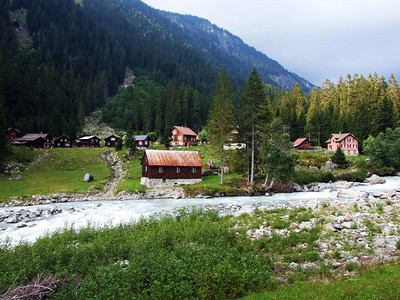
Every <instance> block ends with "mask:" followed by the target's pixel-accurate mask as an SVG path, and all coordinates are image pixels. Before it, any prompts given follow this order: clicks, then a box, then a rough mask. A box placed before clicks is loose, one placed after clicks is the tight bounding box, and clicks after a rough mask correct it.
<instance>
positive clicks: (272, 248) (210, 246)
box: [0, 208, 400, 299]
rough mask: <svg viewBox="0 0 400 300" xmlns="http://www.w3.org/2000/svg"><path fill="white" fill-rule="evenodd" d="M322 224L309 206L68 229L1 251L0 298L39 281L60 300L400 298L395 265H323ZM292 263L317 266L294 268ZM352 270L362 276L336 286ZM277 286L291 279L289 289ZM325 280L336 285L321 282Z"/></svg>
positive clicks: (182, 215) (180, 215) (199, 212)
mask: <svg viewBox="0 0 400 300" xmlns="http://www.w3.org/2000/svg"><path fill="white" fill-rule="evenodd" d="M312 219H317V221H316V223H317V225H316V226H315V227H314V228H311V229H309V228H303V229H301V230H299V231H297V232H295V231H293V230H292V229H290V228H291V224H293V223H298V224H299V223H301V222H309V221H310V220H312ZM324 223H325V219H324V215H320V214H318V213H315V212H313V211H311V210H309V209H305V208H299V209H292V210H287V209H275V210H269V211H260V210H256V211H255V212H254V213H253V214H242V215H240V216H238V217H233V216H225V217H220V216H218V213H217V212H216V211H202V210H194V211H192V212H190V213H186V212H184V211H180V212H178V213H177V214H176V215H175V216H169V215H166V216H163V217H159V218H149V219H141V220H140V221H138V222H135V223H132V224H127V225H120V226H116V227H109V226H105V227H103V228H99V229H95V228H92V227H88V228H84V229H82V230H80V231H75V230H73V229H71V228H66V229H64V230H63V231H62V232H58V233H55V234H53V235H52V236H47V237H43V238H41V239H39V240H38V241H37V242H35V243H34V244H32V245H29V244H21V245H19V246H17V247H15V248H12V249H11V248H9V247H8V246H7V245H2V246H0V269H1V270H2V276H0V295H1V294H4V293H5V292H6V291H7V290H10V291H11V290H13V289H15V288H16V287H18V286H24V285H28V284H29V283H31V282H32V281H33V280H35V279H37V278H38V275H40V276H41V277H42V278H51V280H52V281H53V282H55V283H56V284H55V285H56V286H57V288H54V289H55V292H53V293H52V298H54V299H95V298H96V299H136V298H139V299H226V298H228V299H233V298H238V297H243V296H245V295H249V294H252V295H253V296H251V297H250V298H245V299H267V298H268V299H269V298H272V299H286V298H288V299H321V298H322V299H347V298H356V299H377V298H380V299H385V298H387V299H393V298H397V297H398V296H399V295H400V294H399V293H400V291H399V286H400V285H399V281H400V268H399V266H398V265H389V266H384V265H382V266H379V267H376V268H374V269H370V266H368V265H360V266H355V265H350V264H348V265H346V267H345V268H343V269H337V268H335V267H334V266H332V264H327V263H326V261H324V260H321V257H320V255H319V243H318V240H320V239H321V238H322V237H323V235H324V234H329V236H332V235H333V234H334V233H332V232H329V233H327V232H325V233H324V230H323V225H324ZM262 225H264V226H268V227H269V228H271V229H272V230H273V232H272V234H271V235H264V236H263V237H260V238H257V239H255V240H254V239H252V238H250V236H249V234H248V231H249V229H255V228H258V227H260V226H262ZM285 230H286V231H287V233H286V234H283V232H284V231H285ZM347 250H348V251H352V250H351V249H350V248H349V249H347ZM332 255H333V256H335V255H336V254H335V253H333V254H332ZM359 255H360V256H362V255H364V254H362V253H360V254H359ZM332 258H334V257H332ZM292 262H296V263H298V264H299V265H304V266H305V265H310V264H311V265H312V266H314V267H313V268H306V269H302V268H300V267H299V268H296V269H292V268H291V266H290V264H291V263H292ZM317 266H318V267H317ZM350 267H351V268H350ZM349 270H351V272H352V273H353V275H354V274H355V272H356V271H359V272H360V273H361V276H360V277H353V278H350V279H348V280H342V279H341V280H337V279H334V278H340V277H343V274H344V273H346V272H347V271H349ZM280 278H281V279H282V278H285V282H286V284H285V285H281V284H280V283H279V282H280V280H279V279H280ZM327 280H331V282H330V283H329V284H326V283H323V282H325V281H327ZM311 282H318V283H311ZM263 291H264V292H263ZM265 291H267V292H265Z"/></svg>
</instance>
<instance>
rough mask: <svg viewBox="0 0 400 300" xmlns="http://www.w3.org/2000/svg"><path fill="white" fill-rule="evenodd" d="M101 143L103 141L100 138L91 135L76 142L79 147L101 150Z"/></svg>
mask: <svg viewBox="0 0 400 300" xmlns="http://www.w3.org/2000/svg"><path fill="white" fill-rule="evenodd" d="M100 141H101V139H100V138H99V137H97V136H95V135H91V136H83V137H81V138H79V139H77V140H76V141H75V142H76V145H77V146H78V147H85V148H99V147H100Z"/></svg>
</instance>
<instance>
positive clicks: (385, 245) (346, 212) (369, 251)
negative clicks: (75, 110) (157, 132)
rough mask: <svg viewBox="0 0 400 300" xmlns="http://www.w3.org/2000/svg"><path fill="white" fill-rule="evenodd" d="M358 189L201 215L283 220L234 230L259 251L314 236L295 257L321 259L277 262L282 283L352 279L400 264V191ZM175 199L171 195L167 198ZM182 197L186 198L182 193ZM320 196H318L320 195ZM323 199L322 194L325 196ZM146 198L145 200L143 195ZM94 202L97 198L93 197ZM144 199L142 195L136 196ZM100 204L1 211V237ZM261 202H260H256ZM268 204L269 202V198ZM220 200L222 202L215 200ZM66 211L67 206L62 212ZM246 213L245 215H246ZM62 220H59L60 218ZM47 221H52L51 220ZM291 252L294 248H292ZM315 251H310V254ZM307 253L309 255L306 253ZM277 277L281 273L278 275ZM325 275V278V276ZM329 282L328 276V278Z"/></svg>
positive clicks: (346, 186)
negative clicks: (260, 244) (303, 276)
mask: <svg viewBox="0 0 400 300" xmlns="http://www.w3.org/2000/svg"><path fill="white" fill-rule="evenodd" d="M354 185H359V184H358V183H351V182H336V183H332V184H314V185H312V186H311V185H310V186H306V187H302V188H303V189H308V190H314V191H322V190H326V189H330V190H331V191H333V192H331V193H330V194H331V195H334V196H331V197H330V198H326V199H324V200H321V199H314V200H298V201H294V202H288V203H285V204H276V203H271V202H270V203H267V202H256V201H254V202H252V203H251V204H250V205H249V204H242V203H240V202H235V203H222V202H221V203H218V202H215V203H210V202H209V204H204V205H202V209H205V210H216V211H218V212H219V213H220V214H240V213H241V212H243V211H247V210H249V206H251V209H250V210H251V211H254V210H255V209H258V210H259V211H261V212H263V213H264V217H266V216H269V217H268V218H270V217H271V216H272V218H275V220H276V218H278V219H279V222H281V224H280V225H273V224H271V222H270V221H268V220H267V218H265V219H263V217H261V218H260V217H257V214H255V215H253V216H251V215H250V216H249V217H248V219H243V220H248V221H243V222H242V221H240V220H242V217H240V218H238V219H237V220H238V223H237V225H235V227H234V230H237V233H236V236H237V238H238V239H243V238H249V239H251V240H252V241H253V242H254V243H255V245H256V244H257V241H260V240H264V241H265V239H267V240H271V242H272V243H275V242H274V241H283V240H285V239H287V240H288V241H289V240H290V239H292V238H293V235H299V236H304V235H309V234H311V233H313V232H314V233H316V234H317V235H318V236H317V239H316V240H314V241H313V242H309V243H310V244H308V243H307V242H302V243H295V244H294V245H291V246H290V247H291V252H293V253H300V252H301V251H304V249H307V251H314V252H317V254H316V255H318V259H317V260H316V259H315V256H314V258H313V259H310V258H308V257H304V258H300V259H299V258H296V259H293V260H292V261H290V260H288V259H289V258H288V257H287V256H282V257H281V256H277V257H272V259H273V261H274V263H275V264H276V270H279V273H278V275H279V281H280V282H283V283H284V282H288V281H290V278H291V277H292V276H294V274H298V273H299V272H300V273H307V272H311V273H314V274H322V273H324V272H326V270H328V271H329V273H330V274H331V275H329V277H330V276H332V278H333V277H341V276H353V275H355V274H356V272H357V270H359V269H360V268H361V267H362V266H363V265H365V264H376V263H384V262H387V261H393V260H398V258H399V254H400V185H399V186H398V187H397V188H394V190H392V191H390V192H375V193H367V192H365V191H362V190H361V189H360V188H357V189H350V188H351V187H352V186H354ZM148 193H149V194H146V197H148V198H150V197H155V198H157V197H160V194H159V193H158V191H156V190H149V192H148ZM164 193H165V194H164V196H171V197H172V196H177V195H178V194H176V193H177V190H176V189H174V190H171V189H169V190H164ZM167 193H172V194H169V195H168V194H167ZM179 193H180V194H179V195H178V196H179V197H184V193H183V190H182V189H181V190H180V192H179ZM318 194H319V193H318ZM321 194H322V193H321ZM143 196H145V194H143ZM94 197H95V196H94ZM121 197H127V198H129V199H132V195H128V194H123V195H121ZM136 197H137V199H139V197H138V195H136ZM94 199H95V198H93V199H92V198H90V197H88V196H82V198H78V197H71V196H68V195H53V196H52V197H51V198H46V197H44V196H43V197H42V198H41V197H39V198H38V199H35V200H34V201H35V203H43V204H50V205H44V206H42V207H41V206H39V207H38V206H36V207H24V208H14V207H9V208H5V209H2V211H1V212H0V231H3V233H6V234H7V232H10V233H11V234H12V235H13V232H16V231H18V230H24V228H25V227H27V228H29V227H35V226H36V225H35V224H40V222H41V221H42V220H44V221H46V222H51V219H52V218H53V217H54V216H55V215H62V214H63V213H66V212H67V211H66V210H68V213H70V214H74V215H75V214H79V213H81V211H86V213H85V214H87V213H88V212H87V210H86V209H87V208H86V207H84V206H82V205H80V206H76V207H74V205H68V206H67V208H64V211H63V209H62V208H61V206H57V203H55V201H56V202H73V201H90V200H94ZM254 199H260V198H254ZM265 199H268V198H265ZM215 200H218V198H216V199H215ZM93 204H94V206H95V208H94V210H96V211H98V210H99V209H101V206H103V204H102V203H101V202H98V203H97V204H95V203H92V205H91V206H93ZM63 207H65V206H63ZM182 209H183V210H186V211H190V210H191V207H189V206H187V207H184V208H179V209H165V210H162V209H160V210H158V211H157V212H156V213H154V214H155V215H169V214H176V213H178V210H182ZM245 209H246V210H245ZM299 212H300V214H305V215H308V216H309V217H308V218H293V216H294V215H296V214H299ZM93 213H94V212H93ZM57 217H58V216H57ZM47 219H48V220H47ZM288 247H289V245H288ZM308 249H310V250H308ZM307 253H308V252H307ZM324 270H325V271H324ZM277 272H278V271H277ZM324 274H325V273H324ZM324 276H325V275H324Z"/></svg>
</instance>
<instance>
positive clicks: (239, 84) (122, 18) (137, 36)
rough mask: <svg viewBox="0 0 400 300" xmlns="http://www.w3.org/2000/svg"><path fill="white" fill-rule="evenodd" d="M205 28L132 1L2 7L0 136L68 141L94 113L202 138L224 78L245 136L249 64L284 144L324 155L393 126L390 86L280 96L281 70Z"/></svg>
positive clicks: (368, 81)
mask: <svg viewBox="0 0 400 300" xmlns="http://www.w3.org/2000/svg"><path fill="white" fill-rule="evenodd" d="M207 26H212V25H211V24H210V23H207V22H206V20H203V19H199V18H196V17H191V16H181V15H177V14H171V13H167V12H161V11H158V10H155V9H153V8H151V7H149V6H147V5H146V4H144V3H142V2H141V1H138V0H130V1H128V0H126V1H114V0H108V1H106V0H83V1H73V0H54V1H46V0H34V1H32V0H13V1H2V2H1V3H0V34H1V35H0V38H1V39H0V108H1V114H2V122H3V123H4V124H1V125H2V127H5V128H6V127H16V128H18V129H20V130H21V131H22V132H24V133H27V132H48V133H50V134H51V135H52V136H53V137H55V136H59V135H61V134H66V135H68V136H70V137H72V138H74V137H76V136H77V135H79V134H81V128H82V125H83V123H84V117H85V116H86V115H88V114H89V113H90V112H92V111H93V110H95V109H98V108H101V109H102V116H103V121H105V122H106V123H108V124H109V125H110V126H111V127H113V128H115V129H123V130H128V129H129V130H132V131H135V132H138V133H139V132H151V131H154V132H156V133H157V134H158V135H159V136H161V135H162V133H163V132H164V131H165V130H166V129H169V128H170V127H171V126H173V125H184V126H188V127H191V128H192V129H193V130H195V131H196V132H198V131H200V130H201V129H202V128H203V127H204V126H205V125H206V124H207V121H208V120H209V111H210V109H211V108H212V102H213V95H214V90H215V86H216V83H217V80H218V74H219V72H220V71H221V69H225V71H226V77H227V80H228V81H229V84H230V89H231V91H232V98H233V99H232V100H233V105H234V107H235V112H236V120H237V125H239V127H243V126H244V127H246V124H245V117H244V115H245V114H246V113H248V112H247V110H246V109H245V108H244V107H243V103H245V101H243V98H245V97H246V95H245V91H246V80H247V79H248V78H247V76H249V75H250V73H251V69H252V67H253V65H254V66H255V67H256V69H255V71H256V72H257V76H258V74H259V75H260V79H261V80H262V81H263V82H264V92H265V95H266V96H267V97H268V101H269V104H268V107H269V108H268V109H270V110H271V118H269V119H268V122H271V120H272V119H275V120H280V124H283V125H285V128H286V129H287V130H288V131H289V133H290V138H291V140H294V139H296V138H298V137H303V136H307V137H309V138H310V139H311V140H312V141H313V142H314V143H315V144H316V145H321V146H323V147H324V146H325V141H326V140H327V139H328V137H329V135H330V134H331V133H332V132H352V133H353V134H354V135H355V136H357V137H358V138H359V139H360V140H361V141H362V140H364V139H366V138H367V137H368V135H374V136H376V135H377V134H378V133H379V132H382V131H384V130H385V129H386V128H387V127H392V128H393V127H396V126H399V122H400V121H399V120H400V112H399V107H400V88H399V84H398V83H397V81H396V79H395V78H394V77H393V76H392V77H391V78H390V79H385V78H383V77H379V76H378V75H376V74H374V75H368V76H367V77H364V76H362V75H353V76H351V75H347V76H346V77H345V78H340V79H338V82H337V83H334V82H330V81H326V82H324V83H323V84H322V86H321V87H314V88H313V89H312V90H311V87H312V85H311V84H308V83H306V82H305V81H304V79H301V78H300V77H298V76H297V75H295V74H291V73H289V75H290V74H291V75H293V76H292V77H290V79H288V80H287V81H286V83H285V85H283V86H277V85H276V84H274V82H273V80H272V79H271V78H274V76H277V75H276V74H278V73H279V74H281V76H289V75H285V74H284V71H286V70H284V69H283V68H282V67H281V66H280V65H279V64H278V63H277V62H275V61H272V60H268V58H267V57H266V56H264V57H263V56H262V54H261V53H259V52H256V50H255V49H253V48H251V47H249V46H247V45H245V46H243V47H242V48H240V47H239V45H240V43H241V41H240V39H239V38H237V37H234V36H232V37H230V38H231V39H230V40H229V43H227V44H229V47H228V46H226V47H223V46H221V45H222V44H223V43H221V36H222V35H221V34H216V35H215V36H211V35H210V31H211V30H208V29H207V30H203V31H202V30H200V28H202V27H207ZM215 28H217V27H215ZM215 28H213V29H215ZM217 29H218V28H217ZM216 31H218V30H216ZM220 32H224V31H222V30H220ZM224 33H226V34H224V36H225V35H226V36H229V34H228V33H227V32H224ZM207 44H208V45H209V47H208V48H204V47H206V45H207ZM224 51H225V52H224ZM227 51H230V52H232V53H234V55H232V56H227V55H226V53H227ZM246 51H247V52H246ZM246 55H248V56H246ZM235 57H236V58H237V57H240V58H241V59H240V60H239V59H236V58H235ZM262 59H264V61H263V62H261V60H262ZM267 71H270V72H271V73H270V74H272V75H266V72H267ZM286 72H287V71H286ZM274 74H275V75H274ZM288 78H289V77H288ZM296 80H297V83H296ZM289 84H291V85H290V87H289Z"/></svg>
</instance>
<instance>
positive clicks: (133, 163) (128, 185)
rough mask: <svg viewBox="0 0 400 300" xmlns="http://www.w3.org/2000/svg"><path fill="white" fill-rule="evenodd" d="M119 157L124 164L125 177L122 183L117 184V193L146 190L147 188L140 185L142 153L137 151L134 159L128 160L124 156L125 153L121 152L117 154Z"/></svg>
mask: <svg viewBox="0 0 400 300" xmlns="http://www.w3.org/2000/svg"><path fill="white" fill-rule="evenodd" d="M118 155H119V157H120V158H121V159H122V161H123V162H124V167H125V168H126V171H127V172H126V175H125V178H124V180H123V181H121V182H120V183H119V184H118V187H117V193H118V192H121V191H127V192H137V191H141V190H144V189H146V188H147V187H146V186H144V185H141V184H140V179H141V177H142V165H141V164H140V163H141V161H142V156H143V154H142V152H141V151H140V152H139V151H138V154H137V155H136V157H135V158H128V157H126V156H125V151H124V150H121V151H119V152H118Z"/></svg>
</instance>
